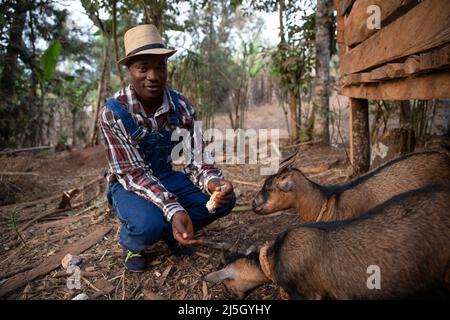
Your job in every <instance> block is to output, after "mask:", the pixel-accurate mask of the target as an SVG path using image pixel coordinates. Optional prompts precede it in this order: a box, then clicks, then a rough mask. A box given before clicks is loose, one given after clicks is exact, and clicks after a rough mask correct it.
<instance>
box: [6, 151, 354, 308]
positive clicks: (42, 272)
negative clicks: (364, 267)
mask: <svg viewBox="0 0 450 320" xmlns="http://www.w3.org/2000/svg"><path fill="white" fill-rule="evenodd" d="M281 150H282V153H283V155H284V156H285V155H288V154H290V153H291V152H292V151H293V150H294V148H290V147H289V146H287V148H286V143H284V147H282V149H281ZM297 163H298V166H299V167H300V168H301V169H303V170H304V171H305V172H306V173H308V175H309V176H310V177H311V178H312V179H314V180H315V181H318V182H321V183H338V182H343V181H345V180H346V179H348V176H349V174H350V171H351V169H350V166H349V164H348V161H347V157H346V154H345V152H344V150H343V149H336V148H331V147H325V146H322V145H320V144H313V145H304V146H301V147H300V152H299V155H298V159H297ZM106 167H107V164H106V160H105V156H104V151H103V148H102V147H101V146H99V147H95V148H90V149H84V150H73V151H71V152H69V151H65V152H62V153H57V154H37V155H33V154H30V155H24V154H23V155H17V156H8V157H7V156H3V157H0V168H1V169H0V171H1V174H0V179H1V180H0V188H1V189H0V191H1V195H2V197H1V199H0V201H1V203H0V228H1V244H2V245H1V247H0V295H1V297H0V298H1V299H65V300H66V299H72V298H73V297H75V296H76V295H78V294H80V293H86V294H87V295H88V296H89V297H90V298H91V299H159V298H160V299H229V298H231V297H230V296H229V295H228V294H227V292H225V289H224V287H223V285H211V284H209V283H206V282H204V281H203V280H202V277H203V276H204V275H206V274H207V273H209V272H211V271H214V270H217V269H218V268H219V267H220V266H221V257H222V252H223V250H224V248H229V247H230V246H232V245H236V246H237V247H238V248H239V249H240V250H246V249H248V248H250V247H251V246H252V245H253V246H257V245H260V244H262V243H263V242H264V241H265V240H268V239H271V238H273V237H275V236H276V235H277V234H278V233H280V232H282V231H283V230H285V229H286V228H288V227H289V226H292V225H295V224H297V223H300V221H299V219H298V217H297V216H296V215H295V214H294V213H293V212H291V211H287V212H280V213H276V214H274V215H272V216H265V217H263V216H258V215H256V214H254V213H253V212H252V211H251V210H250V203H251V201H252V199H253V197H254V195H255V194H256V192H257V191H258V190H259V189H260V187H261V186H262V183H263V182H264V179H265V176H261V175H260V174H259V167H258V165H222V168H223V170H224V172H225V176H226V177H227V178H228V179H231V180H232V181H233V183H234V187H235V191H236V194H237V196H238V202H237V206H236V208H235V210H234V211H233V212H232V213H230V214H229V215H228V216H227V217H225V218H223V219H221V220H218V221H215V222H214V223H212V224H211V225H209V226H207V227H206V228H204V229H203V230H201V231H200V232H198V233H197V237H198V238H202V239H204V240H205V245H203V246H202V247H200V248H198V249H196V252H195V254H194V255H192V256H189V257H181V258H180V257H175V256H173V255H172V254H171V252H170V251H169V250H168V248H167V246H166V245H165V244H164V243H163V242H162V241H161V242H158V243H156V244H154V245H153V246H151V247H150V248H149V252H150V253H151V254H150V256H149V263H150V268H149V269H148V271H146V272H144V273H140V274H136V273H131V272H125V271H124V268H123V266H122V263H121V259H120V255H121V248H120V246H119V245H118V232H119V227H120V224H119V221H118V219H117V218H116V216H115V213H114V212H113V211H111V210H109V209H108V206H107V204H106V201H105V191H106V183H105V182H104V180H103V179H102V178H101V175H102V174H103V173H104V172H105V171H106ZM83 186H84V188H83ZM75 188H77V189H79V190H81V191H79V192H78V193H76V192H75V191H74V190H73V189H75ZM64 192H66V202H64V203H62V200H61V199H62V196H63V193H64ZM71 195H72V196H71ZM67 200H70V201H67ZM69 202H70V203H69ZM58 207H61V209H57V208H58ZM105 226H106V227H107V226H109V227H111V228H112V229H111V231H109V232H108V233H107V234H105V235H104V236H100V238H99V239H97V240H96V241H95V244H93V245H91V246H90V247H88V248H87V249H86V250H84V251H82V252H81V253H80V254H78V255H79V257H80V258H81V263H80V265H79V266H80V268H81V270H82V273H81V276H82V277H81V289H73V290H71V289H68V287H67V283H68V277H69V275H68V274H67V273H66V272H65V270H64V269H63V267H62V266H61V257H62V256H64V255H65V253H70V252H65V250H68V249H67V248H68V247H69V248H78V249H79V247H80V246H83V245H84V243H85V241H87V239H88V237H89V236H90V235H93V234H94V233H95V231H96V230H97V231H98V230H99V229H101V228H102V227H105ZM19 235H20V236H19ZM72 253H73V252H72ZM24 279H25V280H24ZM11 282H14V283H16V282H17V283H18V285H17V288H14V289H13V290H8V292H7V293H6V294H4V293H2V287H3V290H4V288H5V286H8V285H10V284H11ZM247 299H279V291H278V288H277V287H276V286H275V285H272V284H267V285H265V286H262V287H260V288H258V289H257V290H255V291H254V292H253V293H252V294H251V295H249V296H248V297H247Z"/></svg>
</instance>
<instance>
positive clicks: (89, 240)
mask: <svg viewBox="0 0 450 320" xmlns="http://www.w3.org/2000/svg"><path fill="white" fill-rule="evenodd" d="M111 229H112V227H111V226H107V227H101V228H98V229H96V230H95V231H94V232H93V233H91V234H90V235H88V236H87V237H85V238H82V239H81V240H80V241H79V242H77V243H72V244H69V245H67V246H65V247H64V248H63V249H61V250H60V251H59V252H58V253H56V254H55V255H53V256H51V257H49V258H47V259H46V260H44V262H42V263H41V264H40V265H39V266H37V267H36V268H33V269H31V270H29V271H25V272H22V273H20V274H17V275H15V276H14V277H12V278H9V279H8V280H7V281H6V282H5V283H4V284H3V285H1V286H0V297H3V296H4V295H6V294H8V293H10V292H12V291H14V290H16V289H18V288H20V287H22V286H24V285H25V284H27V283H28V282H29V281H31V280H33V279H35V278H37V277H39V276H42V275H44V274H47V273H49V272H50V271H52V270H54V269H56V268H57V267H58V266H59V265H60V264H61V260H62V258H64V256H65V255H66V254H68V253H70V254H73V255H78V254H80V253H82V252H84V251H85V250H87V249H89V248H90V247H92V246H93V245H94V244H96V243H97V242H99V241H101V240H102V239H103V237H104V236H105V235H106V234H108V232H110V231H111Z"/></svg>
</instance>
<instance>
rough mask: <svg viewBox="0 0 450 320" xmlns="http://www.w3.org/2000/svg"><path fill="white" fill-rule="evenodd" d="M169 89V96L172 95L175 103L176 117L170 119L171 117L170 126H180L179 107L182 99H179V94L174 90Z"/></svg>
mask: <svg viewBox="0 0 450 320" xmlns="http://www.w3.org/2000/svg"><path fill="white" fill-rule="evenodd" d="M168 89H169V94H170V99H171V100H172V102H173V105H174V109H175V117H170V116H169V120H168V121H169V125H175V126H176V125H179V123H178V122H179V120H180V107H179V105H180V103H179V100H180V98H179V96H178V93H177V92H176V91H175V90H172V89H170V88H168Z"/></svg>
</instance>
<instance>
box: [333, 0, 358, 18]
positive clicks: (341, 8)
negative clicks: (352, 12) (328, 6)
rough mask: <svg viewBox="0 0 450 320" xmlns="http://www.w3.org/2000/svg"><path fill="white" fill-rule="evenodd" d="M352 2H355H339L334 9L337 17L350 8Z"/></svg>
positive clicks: (343, 0) (341, 0)
mask: <svg viewBox="0 0 450 320" xmlns="http://www.w3.org/2000/svg"><path fill="white" fill-rule="evenodd" d="M353 2H355V0H339V1H338V2H337V7H336V9H337V13H338V15H340V16H343V15H344V14H345V13H346V12H347V10H348V9H349V8H350V7H351V5H352V4H353Z"/></svg>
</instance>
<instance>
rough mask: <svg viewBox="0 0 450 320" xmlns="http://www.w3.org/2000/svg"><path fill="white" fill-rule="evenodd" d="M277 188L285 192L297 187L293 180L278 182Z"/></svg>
mask: <svg viewBox="0 0 450 320" xmlns="http://www.w3.org/2000/svg"><path fill="white" fill-rule="evenodd" d="M277 188H278V189H280V190H281V191H283V192H289V191H292V190H294V189H295V183H294V181H292V180H287V181H280V182H277Z"/></svg>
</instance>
